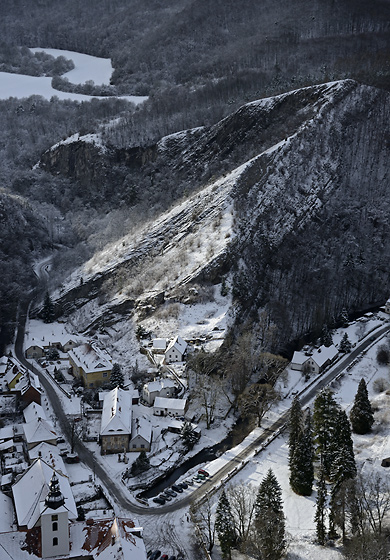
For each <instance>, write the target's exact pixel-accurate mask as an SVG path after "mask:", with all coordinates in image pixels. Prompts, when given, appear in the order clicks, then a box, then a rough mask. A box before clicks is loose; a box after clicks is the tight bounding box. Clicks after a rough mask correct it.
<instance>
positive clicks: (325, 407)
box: [313, 387, 339, 476]
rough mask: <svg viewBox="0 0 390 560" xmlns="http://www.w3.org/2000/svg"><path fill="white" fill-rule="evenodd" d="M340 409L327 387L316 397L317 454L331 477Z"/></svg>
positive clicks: (314, 426) (314, 412)
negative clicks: (337, 418)
mask: <svg viewBox="0 0 390 560" xmlns="http://www.w3.org/2000/svg"><path fill="white" fill-rule="evenodd" d="M338 409H339V406H338V404H337V403H336V401H335V400H334V397H333V393H332V391H331V390H330V389H329V388H328V387H325V388H324V389H322V390H321V391H320V392H319V393H318V394H317V396H316V399H315V401H314V408H313V431H314V439H315V442H316V445H317V448H316V452H317V453H318V455H319V456H320V460H321V464H322V465H323V467H324V469H325V473H326V475H327V476H329V473H330V466H331V464H332V459H333V457H332V453H333V452H334V446H333V445H332V442H333V441H334V433H335V430H336V417H337V411H338Z"/></svg>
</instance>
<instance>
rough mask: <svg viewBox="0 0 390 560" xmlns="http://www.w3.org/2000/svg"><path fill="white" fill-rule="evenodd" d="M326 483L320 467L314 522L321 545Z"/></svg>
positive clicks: (323, 534) (324, 517) (324, 527)
mask: <svg viewBox="0 0 390 560" xmlns="http://www.w3.org/2000/svg"><path fill="white" fill-rule="evenodd" d="M326 495H327V491H326V483H325V472H324V469H323V468H322V467H321V468H320V471H319V479H318V485H317V500H316V513H315V516H314V521H315V523H316V534H317V540H318V542H319V543H320V544H321V545H324V544H325V537H326V525H325V522H326Z"/></svg>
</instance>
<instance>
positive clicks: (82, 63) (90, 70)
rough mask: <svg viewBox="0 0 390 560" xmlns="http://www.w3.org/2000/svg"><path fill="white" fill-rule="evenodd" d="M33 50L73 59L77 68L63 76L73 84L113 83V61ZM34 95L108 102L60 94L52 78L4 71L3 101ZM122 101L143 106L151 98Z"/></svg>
mask: <svg viewBox="0 0 390 560" xmlns="http://www.w3.org/2000/svg"><path fill="white" fill-rule="evenodd" d="M30 50H31V51H32V52H38V51H44V52H47V53H48V54H51V55H52V56H54V57H58V56H64V57H65V58H68V59H71V60H73V62H74V65H75V67H74V69H73V70H70V71H69V72H67V73H66V74H63V77H66V78H68V80H69V81H70V82H71V83H73V84H84V83H85V82H87V81H89V80H93V81H94V82H95V84H96V85H104V84H109V83H110V78H111V75H112V72H113V68H112V65H111V60H110V59H109V58H99V57H96V56H91V55H88V54H82V53H78V52H73V51H64V50H60V49H41V48H33V49H30ZM31 95H41V96H42V97H44V98H45V99H48V100H50V99H51V98H52V97H53V96H56V97H58V99H71V100H74V101H89V100H90V99H107V98H106V97H97V96H94V95H83V94H81V93H67V92H64V91H58V90H56V89H53V88H52V86H51V78H48V77H44V76H42V77H36V76H26V75H24V74H9V73H8V72H0V99H8V98H9V97H16V98H23V97H30V96H31ZM121 98H122V99H127V100H128V101H131V102H132V103H136V104H139V103H143V102H144V101H145V100H146V99H147V97H143V96H139V95H124V96H121Z"/></svg>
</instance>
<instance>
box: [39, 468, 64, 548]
mask: <svg viewBox="0 0 390 560" xmlns="http://www.w3.org/2000/svg"><path fill="white" fill-rule="evenodd" d="M42 506H43V507H42V511H41V540H42V558H50V557H52V556H59V555H62V554H63V555H66V554H69V517H68V513H69V512H68V509H67V508H66V506H65V499H64V496H63V495H62V493H61V489H60V483H59V481H58V478H57V475H56V473H55V471H53V476H52V477H51V481H50V487H49V493H48V495H47V496H46V500H45V503H44V504H42Z"/></svg>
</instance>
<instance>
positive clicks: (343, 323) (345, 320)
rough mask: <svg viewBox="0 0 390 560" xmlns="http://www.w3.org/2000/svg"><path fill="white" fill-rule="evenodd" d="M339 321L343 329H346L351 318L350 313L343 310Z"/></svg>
mask: <svg viewBox="0 0 390 560" xmlns="http://www.w3.org/2000/svg"><path fill="white" fill-rule="evenodd" d="M339 321H340V323H341V326H342V327H344V328H345V327H348V324H349V317H348V311H347V310H346V309H345V308H344V309H342V310H341V313H340V315H339Z"/></svg>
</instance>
